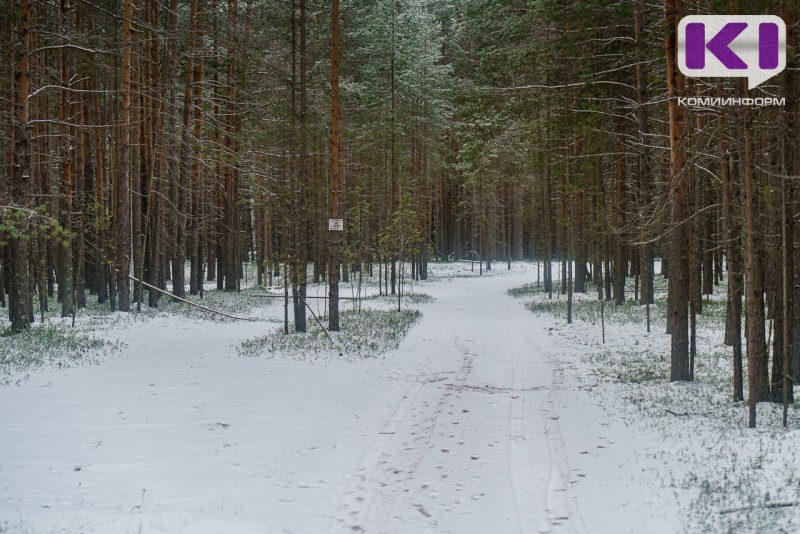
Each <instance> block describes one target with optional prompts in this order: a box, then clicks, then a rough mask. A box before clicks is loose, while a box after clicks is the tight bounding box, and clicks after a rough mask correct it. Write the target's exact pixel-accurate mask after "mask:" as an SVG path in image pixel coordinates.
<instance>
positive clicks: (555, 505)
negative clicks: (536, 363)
mask: <svg viewBox="0 0 800 534" xmlns="http://www.w3.org/2000/svg"><path fill="white" fill-rule="evenodd" d="M506 298H510V297H506ZM504 308H505V309H507V310H508V308H507V307H505V306H504ZM509 312H510V316H511V319H512V321H513V324H514V328H515V329H516V331H517V334H518V336H519V337H522V338H524V339H525V340H527V342H528V344H529V346H530V347H531V348H532V349H534V350H535V351H536V352H538V353H539V354H541V355H543V356H544V357H545V358H546V359H547V361H548V363H549V364H550V367H551V370H552V384H551V387H550V388H549V389H548V392H547V396H546V398H545V401H544V405H545V407H546V408H544V409H542V412H541V418H542V421H543V423H544V432H545V435H546V437H547V444H548V447H549V449H550V475H549V479H548V482H547V489H546V510H547V516H548V521H549V523H550V525H552V527H554V529H553V530H557V531H567V532H575V533H579V534H584V533H590V532H591V529H590V528H589V527H588V525H587V523H586V520H585V519H584V517H583V515H582V514H581V510H580V506H579V504H578V498H577V495H576V494H575V491H574V488H573V487H572V484H571V483H570V480H569V475H570V466H569V456H568V454H567V448H566V444H565V442H564V435H563V433H562V432H561V426H560V424H559V422H558V419H559V416H558V408H559V402H558V400H559V395H560V391H561V389H562V388H563V387H564V374H563V369H562V368H561V366H560V364H559V362H558V360H557V359H556V358H555V356H553V354H552V353H551V352H550V351H548V350H547V349H545V348H544V347H542V346H541V345H540V344H539V343H538V342H537V341H536V340H535V339H533V338H532V337H531V336H530V334H529V333H528V332H527V330H526V329H525V328H523V327H522V325H521V324H520V322H519V318H518V316H517V314H516V313H513V312H511V310H509ZM514 337H515V338H517V336H514ZM517 339H518V338H517ZM549 531H550V529H548V530H540V532H549Z"/></svg>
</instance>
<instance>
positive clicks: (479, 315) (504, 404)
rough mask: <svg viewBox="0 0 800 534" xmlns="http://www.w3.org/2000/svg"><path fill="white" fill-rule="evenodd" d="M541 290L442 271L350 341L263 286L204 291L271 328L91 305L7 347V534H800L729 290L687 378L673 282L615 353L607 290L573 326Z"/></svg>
mask: <svg viewBox="0 0 800 534" xmlns="http://www.w3.org/2000/svg"><path fill="white" fill-rule="evenodd" d="M536 278H537V266H536V264H530V263H515V264H513V265H512V269H511V270H510V271H509V270H506V267H505V265H503V264H496V265H495V268H494V269H493V270H492V271H490V272H488V273H486V274H485V275H484V276H482V277H481V276H478V273H477V272H473V271H471V270H470V265H469V264H467V263H450V264H434V265H432V276H431V279H430V280H429V281H426V282H420V283H415V284H414V288H413V293H410V294H409V295H407V296H406V297H404V299H403V300H402V307H403V309H404V310H406V311H405V312H404V313H403V314H396V313H395V312H391V311H390V310H391V308H392V307H394V306H396V300H393V299H391V298H387V297H383V298H371V299H368V300H367V301H365V302H364V305H363V306H364V308H365V311H363V312H362V314H360V315H359V314H357V313H354V312H352V311H351V312H349V313H348V314H347V315H346V316H345V317H344V318H343V331H342V332H341V333H338V334H334V335H333V336H332V340H329V339H328V338H327V337H325V336H324V335H323V334H322V332H321V330H320V329H319V328H318V327H312V328H310V330H311V332H310V333H309V334H306V335H304V336H301V335H294V334H293V335H290V336H288V337H284V336H283V335H282V334H280V329H281V321H282V316H283V307H282V302H281V301H280V299H262V298H255V297H253V294H260V293H263V292H264V290H263V289H247V290H245V291H242V292H241V293H240V294H238V295H225V294H222V293H218V292H216V291H209V292H207V293H206V296H205V298H204V304H205V305H208V306H210V307H212V308H215V309H224V310H225V311H227V312H229V313H235V314H237V315H246V316H248V317H252V318H257V319H259V320H260V321H259V322H247V321H231V320H226V319H219V318H215V317H214V316H209V315H207V314H206V312H202V311H200V310H196V309H188V308H186V307H185V306H177V305H173V304H169V305H165V306H162V307H161V308H160V309H158V310H145V311H144V312H142V313H141V314H138V315H137V314H131V315H127V314H120V313H116V314H110V313H107V312H103V311H102V310H100V309H99V307H90V309H89V310H88V311H85V312H82V313H81V314H80V315H79V316H78V321H77V325H76V328H75V329H74V330H73V329H70V328H69V327H68V325H69V322H68V321H67V320H62V319H60V318H56V317H54V316H50V317H49V318H48V319H47V322H46V324H45V326H44V327H42V326H37V328H35V329H34V331H33V332H32V333H31V334H25V335H23V336H14V337H8V336H6V337H2V338H0V384H2V385H0V532H2V533H6V532H8V533H12V532H13V533H18V532H19V533H26V534H41V533H55V532H57V533H62V532H63V533H76V532H82V533H90V532H94V533H117V532H119V533H128V532H131V533H157V532H163V533H170V534H173V533H193V534H194V533H206V532H207V533H220V532H236V533H249V532H253V533H256V532H257V533H273V532H274V533H301V534H304V533H308V534H318V533H328V532H342V533H344V532H350V533H352V532H365V533H368V534H369V533H375V534H379V533H409V534H412V533H413V534H417V533H433V534H440V533H441V534H444V533H457V534H468V533H476V534H477V533H480V534H506V533H508V534H515V533H531V532H553V533H558V532H574V533H589V532H594V533H605V532H608V533H612V532H613V533H621V532H649V533H662V532H663V533H673V532H701V531H702V532H729V531H732V532H744V531H751V532H781V531H786V532H792V531H797V530H798V528H800V512H799V511H798V506H795V503H796V502H797V501H798V499H800V494H799V493H800V482H799V481H800V472H798V471H797V468H798V466H800V463H798V456H799V455H800V439H798V437H800V436H798V428H800V423H799V422H798V420H799V419H800V418H798V414H797V412H796V410H795V408H792V409H791V413H790V429H789V430H788V431H787V430H783V429H781V428H780V414H779V411H780V410H779V408H778V407H774V406H770V405H767V404H763V405H760V406H759V415H760V420H759V424H760V426H759V428H758V429H757V430H750V429H748V428H747V424H746V407H745V406H744V405H742V404H741V403H738V404H734V403H732V402H731V401H730V390H731V387H730V349H728V348H726V347H724V346H722V344H721V339H722V327H723V321H724V297H720V296H714V297H713V298H712V299H710V300H709V301H708V302H707V303H706V305H705V310H704V311H705V315H704V316H703V317H702V318H701V322H700V325H699V334H700V335H699V348H698V359H697V381H696V382H695V383H692V384H670V383H669V382H668V381H667V377H668V366H669V351H668V347H669V338H668V336H666V335H664V334H663V330H664V328H663V318H660V317H661V316H662V315H663V288H659V289H660V292H659V298H658V302H657V304H656V305H655V306H654V307H653V317H654V323H653V328H652V333H650V334H648V333H646V331H645V327H644V308H642V307H640V306H636V305H634V304H632V303H631V304H625V305H624V306H620V307H617V308H615V307H613V306H612V305H607V306H606V309H605V312H606V313H605V318H606V337H607V342H606V343H605V344H603V343H602V341H601V330H600V328H601V325H600V323H599V305H598V302H597V301H596V300H594V299H595V298H596V295H595V296H592V295H579V296H577V297H576V302H575V322H574V323H573V324H572V325H567V324H566V321H565V320H564V312H565V309H566V308H565V298H564V297H563V296H559V295H557V294H554V295H553V298H552V300H551V299H549V298H548V296H547V295H546V294H543V293H542V292H540V291H539V290H538V289H537V288H536V286H535V280H536ZM532 281H533V282H534V284H533V285H530V284H531V282H532ZM526 284H529V285H526ZM373 285H374V283H373ZM375 290H376V288H375V287H371V288H370V292H375ZM323 291H324V288H323V287H322V286H319V287H317V286H313V287H311V288H310V291H309V293H310V294H317V293H319V294H322V292H323ZM343 291H344V292H346V293H348V294H349V292H350V289H349V286H348V288H347V290H346V291H345V290H343ZM320 302H322V301H316V303H315V304H312V307H315V308H316V307H317V305H318V303H320ZM319 306H321V304H319ZM344 308H345V306H343V309H344ZM366 308H369V311H366ZM309 319H310V321H311V322H312V323H313V319H311V318H309ZM310 324H311V323H310Z"/></svg>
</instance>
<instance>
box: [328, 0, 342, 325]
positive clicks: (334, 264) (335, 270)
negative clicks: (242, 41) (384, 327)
mask: <svg viewBox="0 0 800 534" xmlns="http://www.w3.org/2000/svg"><path fill="white" fill-rule="evenodd" d="M339 136H340V133H339V0H331V134H330V149H329V150H330V170H329V174H330V192H329V199H328V209H329V214H330V218H331V219H341V218H342V212H341V206H340V204H339V195H340V191H339V186H340V178H341V177H340V176H339V173H340V170H341V168H340V165H339V146H340V144H339V140H340V139H339ZM328 234H329V239H330V244H329V248H328V287H329V291H328V294H329V297H330V303H329V306H330V309H329V315H328V329H329V330H331V331H334V332H338V331H339V240H340V239H341V237H342V232H341V231H339V230H330V229H329V232H328Z"/></svg>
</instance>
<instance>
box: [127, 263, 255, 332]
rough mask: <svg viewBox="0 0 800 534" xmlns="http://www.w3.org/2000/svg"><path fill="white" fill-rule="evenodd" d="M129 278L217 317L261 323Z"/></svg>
mask: <svg viewBox="0 0 800 534" xmlns="http://www.w3.org/2000/svg"><path fill="white" fill-rule="evenodd" d="M128 278H130V279H131V280H133V281H134V282H139V283H141V284H142V285H143V286H145V287H146V288H148V289H153V290H155V291H158V292H159V293H161V294H162V295H167V296H168V297H172V298H174V299H175V300H179V301H181V302H185V303H186V304H188V305H189V306H194V307H195V308H200V309H201V310H205V311H207V312H209V313H216V314H217V315H222V316H223V317H227V318H228V319H234V320H236V321H259V319H254V318H252V317H236V316H235V315H230V314H228V313H225V312H221V311H219V310H212V309H211V308H207V307H205V306H201V305H200V304H197V303H194V302H191V301H189V300H186V299H184V298H181V297H177V296H175V295H173V294H172V293H169V292H167V291H164V290H163V289H160V288H158V287H156V286H154V285H151V284H148V283H147V282H145V281H143V280H139V279H138V278H136V277H135V276H132V275H130V274H129V275H128Z"/></svg>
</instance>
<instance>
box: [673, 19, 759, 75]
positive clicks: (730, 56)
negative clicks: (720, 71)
mask: <svg viewBox="0 0 800 534" xmlns="http://www.w3.org/2000/svg"><path fill="white" fill-rule="evenodd" d="M745 28H747V23H746V22H729V23H728V24H726V25H725V26H723V28H722V29H721V30H720V31H719V32H718V33H717V34H716V35H715V36H714V37H712V38H711V40H710V41H708V44H706V43H705V24H703V23H700V22H693V23H690V24H687V25H686V67H687V68H689V69H702V68H704V67H705V66H706V57H705V55H706V54H705V51H706V50H705V49H706V48H708V51H709V52H711V53H712V54H714V55H715V56H716V57H717V59H718V60H719V61H720V63H722V64H723V65H725V68H727V69H731V70H741V69H746V68H747V64H746V63H745V62H744V61H742V58H740V57H739V56H737V55H736V54H735V53H734V52H733V50H731V49H730V48H729V46H730V44H731V43H732V42H733V40H734V39H736V38H737V37H738V36H739V34H740V33H742V32H743V31H744V30H745Z"/></svg>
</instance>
